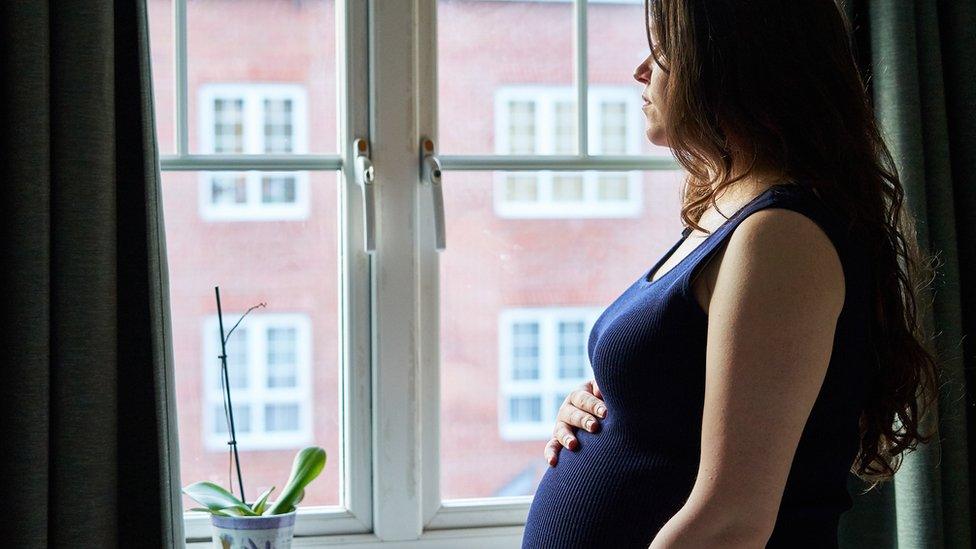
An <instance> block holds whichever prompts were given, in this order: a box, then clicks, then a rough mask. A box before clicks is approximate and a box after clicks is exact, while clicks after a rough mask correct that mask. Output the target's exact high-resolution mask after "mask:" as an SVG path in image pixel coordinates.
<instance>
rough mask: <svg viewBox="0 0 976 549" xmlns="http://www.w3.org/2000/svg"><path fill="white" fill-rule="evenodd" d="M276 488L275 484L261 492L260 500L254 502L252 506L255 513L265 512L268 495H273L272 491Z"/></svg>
mask: <svg viewBox="0 0 976 549" xmlns="http://www.w3.org/2000/svg"><path fill="white" fill-rule="evenodd" d="M274 489H275V487H274V486H272V487H271V488H268V489H267V490H265V491H264V493H263V494H261V496H260V497H259V498H258V500H257V501H255V502H254V505H252V506H251V510H252V511H254V513H255V514H257V515H260V514H261V513H263V512H264V507H265V505H266V504H267V503H268V496H270V495H271V492H273V491H274Z"/></svg>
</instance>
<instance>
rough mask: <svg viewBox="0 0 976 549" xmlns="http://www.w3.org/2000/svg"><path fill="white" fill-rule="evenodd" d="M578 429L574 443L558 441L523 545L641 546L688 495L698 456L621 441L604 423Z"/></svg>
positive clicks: (569, 546)
mask: <svg viewBox="0 0 976 549" xmlns="http://www.w3.org/2000/svg"><path fill="white" fill-rule="evenodd" d="M576 436H577V439H578V440H579V442H580V444H579V448H578V450H577V451H575V452H574V451H571V450H568V449H565V448H564V449H563V450H562V451H561V452H560V453H559V460H558V462H557V464H556V466H555V467H550V468H548V469H547V470H546V472H545V474H544V475H543V476H542V480H541V481H540V482H539V486H538V488H537V489H536V492H535V495H534V496H533V498H532V505H531V506H530V508H529V515H528V518H527V519H526V524H525V532H524V534H523V536H522V548H523V549H526V548H532V549H536V548H550V547H552V548H557V547H558V548H564V549H565V548H573V547H580V548H582V547H587V548H596V547H614V548H617V547H619V548H628V547H634V548H641V549H646V548H647V546H648V545H650V543H651V541H652V540H653V539H654V536H655V535H656V534H657V532H658V530H660V529H661V527H662V526H664V524H665V523H666V522H667V521H668V519H670V518H671V517H672V516H673V515H674V513H676V512H677V511H678V509H680V508H681V505H682V504H683V503H684V501H685V500H686V499H687V496H688V494H689V493H690V492H691V487H692V485H693V484H694V480H695V474H696V470H697V463H695V464H692V463H691V461H692V460H690V459H687V460H682V459H680V458H676V457H674V456H666V455H665V454H663V453H661V452H654V451H652V450H649V449H646V448H639V447H637V446H636V445H633V444H627V443H624V442H622V437H618V436H615V433H614V430H613V429H612V426H611V425H607V424H606V423H605V424H604V429H603V430H601V431H600V432H598V433H590V432H588V431H584V430H582V429H580V430H578V431H577V435H576Z"/></svg>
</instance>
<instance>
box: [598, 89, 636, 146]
mask: <svg viewBox="0 0 976 549" xmlns="http://www.w3.org/2000/svg"><path fill="white" fill-rule="evenodd" d="M600 109H601V115H602V124H601V125H600V126H601V127H600V132H601V134H600V137H601V147H600V152H601V153H602V154H626V153H627V126H628V125H629V124H628V123H629V122H630V121H629V120H627V104H626V103H624V102H622V101H604V102H602V103H601V105H600Z"/></svg>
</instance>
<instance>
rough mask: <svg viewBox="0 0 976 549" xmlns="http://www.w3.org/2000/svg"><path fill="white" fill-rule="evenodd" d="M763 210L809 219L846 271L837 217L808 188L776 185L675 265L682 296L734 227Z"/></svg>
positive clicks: (843, 235) (845, 247)
mask: <svg viewBox="0 0 976 549" xmlns="http://www.w3.org/2000/svg"><path fill="white" fill-rule="evenodd" d="M766 208H785V209H789V210H793V211H796V212H799V213H801V214H803V215H805V216H806V217H808V218H810V219H811V220H812V221H813V222H814V223H816V224H817V225H818V226H819V227H820V228H821V229H823V231H824V233H826V235H827V237H828V238H830V240H831V242H832V243H833V244H834V247H835V248H836V249H837V253H838V255H839V256H840V258H841V262H842V263H843V266H844V270H845V272H846V271H847V270H848V265H849V264H850V263H851V261H850V259H849V257H850V250H849V239H848V238H847V237H846V233H845V232H844V227H843V224H842V223H841V222H840V218H839V217H838V216H837V215H836V214H835V213H834V212H833V211H831V210H830V209H829V208H828V207H827V206H826V204H825V203H824V202H823V201H822V200H821V199H820V197H819V196H817V194H816V193H815V192H814V191H813V190H812V189H811V188H809V187H805V186H802V185H800V184H778V185H774V186H772V187H770V188H768V189H766V190H765V191H763V192H762V193H760V194H759V195H758V196H756V197H755V198H753V200H751V201H750V202H749V203H747V204H746V205H745V206H742V207H741V208H740V209H739V210H738V211H736V212H735V213H734V214H733V215H731V216H730V217H729V218H728V219H727V220H726V221H725V222H724V223H722V224H721V225H720V226H719V227H718V228H716V229H715V230H714V231H712V233H711V234H709V235H708V236H706V237H705V241H704V242H702V243H701V244H700V245H699V246H698V247H697V248H695V249H694V250H692V252H691V253H690V254H689V256H690V257H689V258H688V259H689V261H688V262H687V264H686V265H684V266H680V265H679V267H682V271H683V272H681V273H679V275H680V276H679V280H677V282H679V284H680V288H681V290H682V291H683V292H684V293H685V294H688V295H690V288H691V284H692V282H693V281H694V278H695V276H697V274H698V273H699V272H700V271H701V269H702V268H703V267H704V266H705V265H707V264H708V262H709V261H711V259H712V258H713V257H714V256H715V255H716V252H717V251H718V250H719V249H720V248H721V244H722V243H723V242H725V240H726V239H728V238H729V235H731V234H732V232H733V231H735V229H736V227H738V226H739V224H740V223H742V221H743V220H744V219H745V218H747V217H749V215H751V214H753V213H755V212H757V211H760V210H763V209H766Z"/></svg>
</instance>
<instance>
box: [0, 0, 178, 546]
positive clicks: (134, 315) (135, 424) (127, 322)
mask: <svg viewBox="0 0 976 549" xmlns="http://www.w3.org/2000/svg"><path fill="white" fill-rule="evenodd" d="M0 36H2V39H0V124H2V126H0V128H2V130H0V163H2V164H0V167H2V171H0V177H2V183H0V224H2V231H0V254H2V255H0V262H2V271H3V280H2V282H3V284H2V287H0V289H2V297H0V325H2V326H3V330H0V333H2V334H3V336H2V338H3V349H2V353H3V368H2V378H0V402H2V404H0V406H2V407H3V408H2V411H3V414H2V420H0V440H2V441H3V442H2V450H0V471H2V475H3V478H2V479H0V486H3V515H4V516H3V520H2V521H0V523H2V526H0V528H2V529H3V532H2V534H0V540H2V541H0V545H3V546H4V547H164V546H165V547H170V546H179V547H182V546H183V533H182V516H181V512H180V509H179V507H180V503H181V500H180V482H179V476H178V470H177V465H178V448H177V437H176V417H175V397H174V385H173V370H172V360H173V353H172V343H171V341H170V337H171V336H170V318H169V303H168V294H169V290H168V282H167V267H166V250H165V243H164V239H163V220H162V215H161V203H160V188H159V169H158V158H157V146H156V142H155V129H154V121H153V108H152V93H151V90H152V85H151V78H150V66H149V37H148V24H147V16H146V6H145V1H144V0H141V1H139V0H135V1H125V0H116V1H110V0H90V1H80V0H79V1H75V2H56V3H55V2H51V3H48V2H44V1H33V2H12V1H4V2H0Z"/></svg>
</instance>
